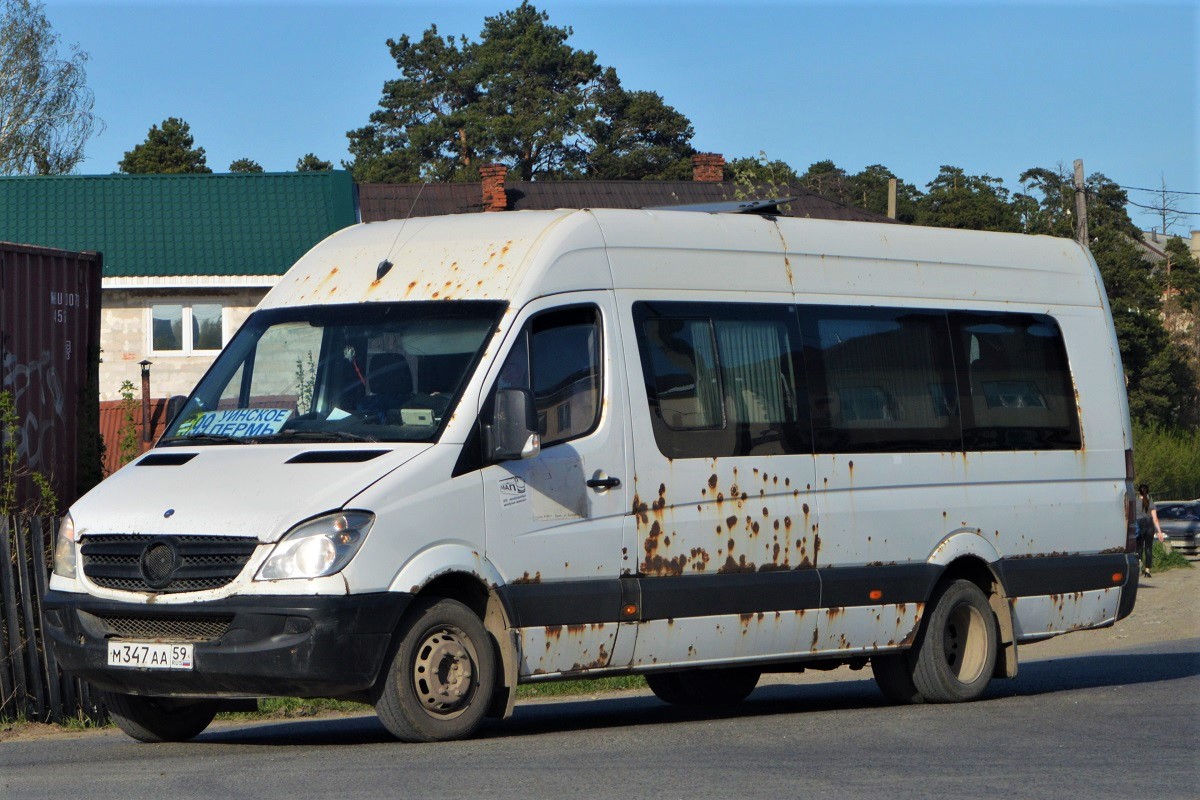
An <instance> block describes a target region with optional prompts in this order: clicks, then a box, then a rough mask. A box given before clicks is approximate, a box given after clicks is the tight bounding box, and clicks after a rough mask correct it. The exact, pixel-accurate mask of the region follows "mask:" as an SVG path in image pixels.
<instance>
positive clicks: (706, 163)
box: [692, 153, 725, 183]
mask: <svg viewBox="0 0 1200 800" xmlns="http://www.w3.org/2000/svg"><path fill="white" fill-rule="evenodd" d="M724 177H725V156H723V155H721V154H720V153H697V154H696V155H694V156H692V180H694V181H703V182H705V183H720V182H721V181H722V179H724Z"/></svg>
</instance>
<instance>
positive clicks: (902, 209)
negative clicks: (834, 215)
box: [847, 164, 921, 223]
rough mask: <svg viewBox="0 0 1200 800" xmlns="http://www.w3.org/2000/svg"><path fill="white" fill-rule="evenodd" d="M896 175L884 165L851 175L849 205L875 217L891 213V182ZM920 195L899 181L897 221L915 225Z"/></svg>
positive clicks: (908, 184) (897, 186) (905, 183)
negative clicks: (889, 187)
mask: <svg viewBox="0 0 1200 800" xmlns="http://www.w3.org/2000/svg"><path fill="white" fill-rule="evenodd" d="M896 177H897V176H896V174H895V173H894V172H892V171H891V170H890V169H888V168H887V167H885V166H883V165H882V164H872V165H870V166H869V167H866V168H865V169H863V170H862V171H861V172H858V173H856V174H854V175H851V176H850V186H849V198H848V201H847V202H848V203H849V204H850V205H854V206H858V207H859V208H863V209H866V210H867V211H874V212H875V213H876V214H885V215H886V214H887V210H888V181H890V180H891V179H892V178H896ZM920 197H921V192H920V191H919V190H918V189H917V187H916V186H913V185H912V184H911V183H907V182H905V181H902V180H899V179H898V178H897V180H896V219H897V220H898V221H900V222H904V223H912V222H915V221H916V219H917V201H918V200H919V199H920Z"/></svg>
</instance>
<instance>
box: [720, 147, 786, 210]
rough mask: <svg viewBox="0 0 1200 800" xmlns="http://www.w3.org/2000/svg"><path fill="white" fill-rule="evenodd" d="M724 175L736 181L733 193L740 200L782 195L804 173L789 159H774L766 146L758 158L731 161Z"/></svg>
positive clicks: (729, 179)
mask: <svg viewBox="0 0 1200 800" xmlns="http://www.w3.org/2000/svg"><path fill="white" fill-rule="evenodd" d="M724 177H725V180H728V181H732V182H733V196H734V198H735V199H738V200H747V199H755V198H759V199H761V198H766V197H782V196H784V195H786V194H788V193H789V192H790V191H791V188H790V187H791V186H796V185H798V184H799V183H800V176H799V175H797V174H796V171H795V170H794V169H792V168H791V167H790V166H788V164H787V162H784V161H780V160H779V159H774V160H771V159H769V158H768V157H767V154H766V152H765V151H762V150H759V151H758V155H757V156H756V157H754V158H750V157H746V158H735V159H733V160H732V161H729V162H727V163H726V164H725V175H724Z"/></svg>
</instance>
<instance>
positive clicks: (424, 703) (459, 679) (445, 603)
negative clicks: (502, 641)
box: [375, 597, 496, 742]
mask: <svg viewBox="0 0 1200 800" xmlns="http://www.w3.org/2000/svg"><path fill="white" fill-rule="evenodd" d="M399 636H400V645H399V647H398V648H397V649H396V655H395V657H394V658H393V659H392V663H391V666H390V667H389V669H388V674H387V678H386V679H385V681H384V684H383V688H382V690H381V691H380V694H379V697H378V698H377V699H376V701H375V712H376V713H377V714H378V715H379V719H380V721H381V722H382V723H383V725H384V727H386V728H387V729H388V731H389V732H391V734H392V735H393V736H395V737H396V738H397V739H399V740H400V741H403V742H436V741H445V740H447V739H461V738H464V737H467V736H470V735H471V733H473V732H474V730H475V729H476V728H477V727H479V723H480V722H482V721H483V718H484V715H485V714H486V713H487V710H488V705H489V704H490V702H491V698H492V690H493V688H494V687H495V682H496V657H495V650H494V649H493V647H492V644H491V641H490V639H489V637H488V633H487V631H486V630H485V629H484V627H483V623H482V622H481V621H480V619H479V617H477V616H476V615H475V613H474V612H473V611H471V609H469V608H467V607H466V606H465V605H463V604H462V603H460V602H458V601H457V600H449V599H445V598H437V597H433V598H426V599H424V600H421V601H418V602H417V603H416V604H414V606H413V608H412V610H411V611H410V612H409V614H408V615H407V616H406V617H405V619H404V622H403V624H402V625H401V628H400V632H399Z"/></svg>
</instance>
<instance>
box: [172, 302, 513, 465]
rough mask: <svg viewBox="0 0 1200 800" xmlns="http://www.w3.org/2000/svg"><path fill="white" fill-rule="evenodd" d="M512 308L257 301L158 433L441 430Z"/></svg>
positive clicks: (210, 438) (181, 439) (359, 435)
mask: <svg viewBox="0 0 1200 800" xmlns="http://www.w3.org/2000/svg"><path fill="white" fill-rule="evenodd" d="M504 308H505V304H504V303H501V302H487V301H441V302H412V303H359V304H353V305H328V306H303V307H295V308H279V309H267V310H263V311H258V312H255V313H254V314H253V315H251V317H250V318H249V319H248V320H247V321H246V324H245V325H244V326H242V328H241V330H239V331H238V333H237V335H236V336H235V337H234V338H233V340H232V341H230V343H229V345H228V347H226V348H225V350H224V351H223V352H222V353H221V355H220V356H219V357H218V358H217V360H216V362H215V363H214V364H213V366H212V368H211V369H210V370H209V371H208V373H207V374H206V375H205V376H204V378H203V379H202V380H201V381H200V383H199V385H198V386H197V387H196V389H195V391H194V392H193V393H192V395H191V396H190V397H189V398H188V399H187V402H186V403H185V404H184V406H183V408H182V409H181V410H180V412H179V413H178V414H176V416H175V419H174V420H173V421H172V422H171V425H170V427H168V429H167V431H166V433H165V434H164V436H163V438H162V439H161V440H160V441H159V444H160V445H178V444H188V445H196V444H259V443H268V442H283V441H298V442H396V441H403V442H432V441H435V440H436V439H437V437H438V435H439V434H440V433H441V431H442V428H443V427H444V424H445V422H446V421H447V420H448V419H449V417H450V414H451V412H452V411H453V409H454V407H455V405H456V404H457V403H458V400H459V397H460V395H461V394H462V391H463V388H464V387H465V385H466V383H467V380H468V378H469V377H470V375H471V373H472V372H473V370H474V368H475V366H476V365H477V364H478V363H479V359H480V354H481V353H482V352H483V349H484V347H485V345H486V344H487V342H488V340H489V339H490V338H491V336H492V334H493V332H494V331H495V329H496V324H497V322H498V321H499V319H500V315H501V314H502V313H503V312H504Z"/></svg>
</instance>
